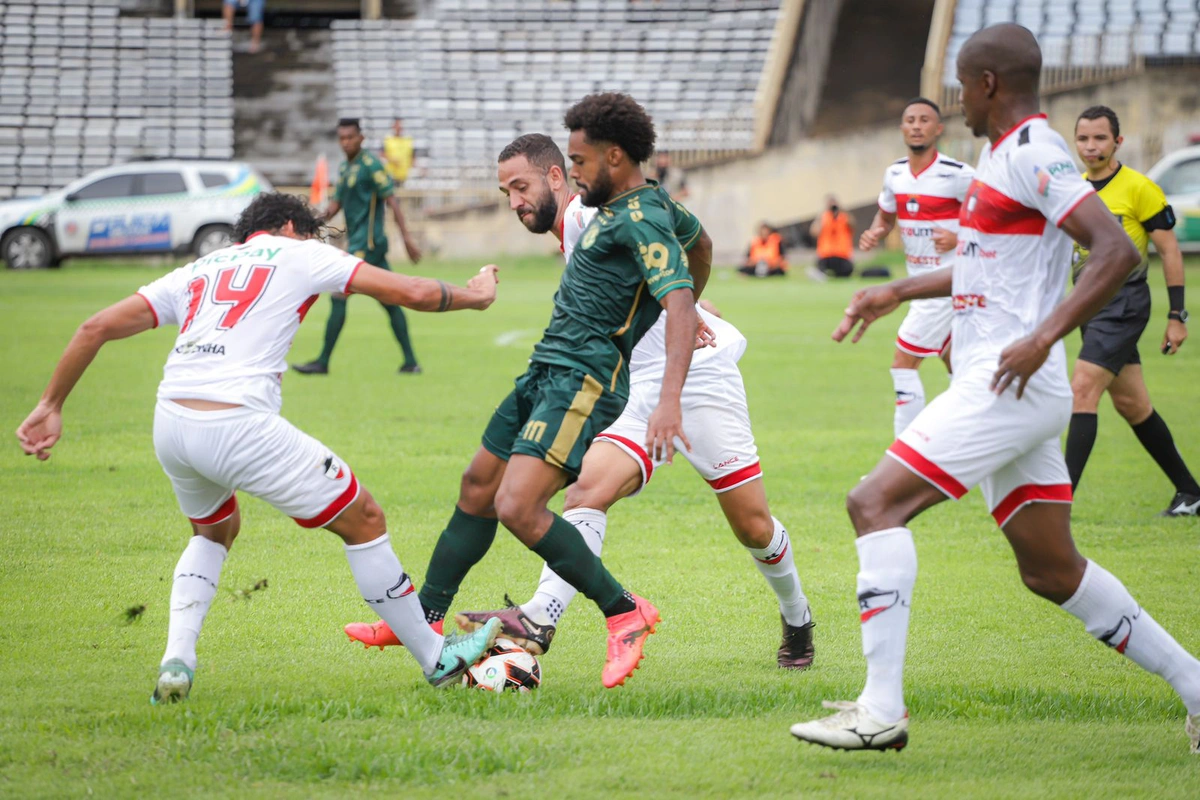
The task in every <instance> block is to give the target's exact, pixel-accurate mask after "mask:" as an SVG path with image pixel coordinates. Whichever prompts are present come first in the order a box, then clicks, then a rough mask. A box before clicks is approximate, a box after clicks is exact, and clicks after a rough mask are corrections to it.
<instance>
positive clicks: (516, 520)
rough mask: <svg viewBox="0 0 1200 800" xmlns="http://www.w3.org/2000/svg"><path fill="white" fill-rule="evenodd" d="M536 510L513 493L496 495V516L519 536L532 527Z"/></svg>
mask: <svg viewBox="0 0 1200 800" xmlns="http://www.w3.org/2000/svg"><path fill="white" fill-rule="evenodd" d="M534 511H535V509H532V508H530V505H529V503H527V502H525V500H524V499H523V498H521V497H520V496H518V495H517V494H516V493H514V492H512V491H506V490H504V489H503V488H501V490H500V491H499V492H497V493H496V516H497V517H498V518H499V519H500V523H501V524H502V525H503V526H504V527H506V528H508V529H509V530H510V531H512V532H513V533H515V534H517V535H518V536H519V535H520V534H521V533H522V532H524V531H526V530H527V529H529V528H530V527H532V522H533V517H534V516H535V515H534Z"/></svg>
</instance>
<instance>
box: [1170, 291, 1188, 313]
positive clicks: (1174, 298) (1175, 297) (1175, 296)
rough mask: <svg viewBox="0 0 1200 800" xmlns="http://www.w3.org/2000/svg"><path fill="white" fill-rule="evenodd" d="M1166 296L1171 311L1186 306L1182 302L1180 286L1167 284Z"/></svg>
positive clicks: (1179, 309)
mask: <svg viewBox="0 0 1200 800" xmlns="http://www.w3.org/2000/svg"><path fill="white" fill-rule="evenodd" d="M1167 298H1168V300H1169V301H1170V304H1171V310H1172V311H1183V309H1185V308H1186V307H1187V306H1185V305H1184V303H1183V287H1182V286H1168V287H1167Z"/></svg>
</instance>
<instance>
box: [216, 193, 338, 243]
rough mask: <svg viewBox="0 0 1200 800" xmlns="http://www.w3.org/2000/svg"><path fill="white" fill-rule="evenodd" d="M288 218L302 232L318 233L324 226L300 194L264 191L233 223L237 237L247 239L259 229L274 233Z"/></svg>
mask: <svg viewBox="0 0 1200 800" xmlns="http://www.w3.org/2000/svg"><path fill="white" fill-rule="evenodd" d="M288 222H291V223H292V226H293V227H294V228H295V229H296V233H297V234H299V235H300V236H317V235H319V234H320V233H321V229H322V228H323V227H324V223H322V222H321V220H319V219H317V217H316V215H315V214H313V210H312V209H311V208H309V207H308V203H306V202H304V200H302V199H301V198H299V197H297V196H296V195H294V194H283V193H282V192H263V193H262V194H260V195H258V196H257V197H255V198H254V200H252V201H251V202H250V205H248V206H246V210H245V211H243V212H242V213H241V215H240V216H238V219H237V222H236V223H235V224H234V226H233V240H234V241H235V242H244V241H246V239H248V238H249V237H250V236H252V235H253V234H254V233H256V232H258V231H267V232H269V233H274V232H275V231H278V230H279V229H280V228H282V227H283V226H284V225H286V224H288Z"/></svg>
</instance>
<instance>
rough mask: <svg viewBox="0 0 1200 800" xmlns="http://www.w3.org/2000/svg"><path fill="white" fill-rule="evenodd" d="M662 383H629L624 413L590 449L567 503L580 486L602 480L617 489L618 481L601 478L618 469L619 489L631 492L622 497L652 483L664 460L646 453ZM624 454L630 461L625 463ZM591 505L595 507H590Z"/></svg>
mask: <svg viewBox="0 0 1200 800" xmlns="http://www.w3.org/2000/svg"><path fill="white" fill-rule="evenodd" d="M660 386H661V384H659V383H658V382H657V381H642V382H639V383H635V384H633V385H632V386H630V389H629V399H628V400H627V401H626V403H625V408H624V409H622V411H621V415H620V416H619V417H617V419H616V421H614V422H613V423H612V424H611V425H609V426H608V427H606V428H605V429H604V430H602V431H600V433H598V434H596V438H595V440H594V441H593V442H592V445H591V447H589V448H588V451H587V454H586V455H585V456H584V458H583V468H582V470H581V472H580V474H579V480H578V481H577V482H576V483H574V484H572V485H571V488H570V490H569V491H568V492H567V502H568V503H571V501H572V497H573V495H575V494H576V490H577V489H580V488H583V487H586V486H592V485H596V484H598V483H600V482H601V481H603V482H604V485H606V486H607V487H609V488H610V489H611V488H615V486H616V482H615V480H610V479H607V478H603V477H601V473H602V472H616V473H619V474H620V476H622V477H621V478H620V488H621V490H622V491H624V490H626V489H628V491H624V493H622V494H621V495H620V497H632V496H633V495H636V494H638V493H640V492H641V491H642V489H643V488H644V487H645V486H646V484H648V483H650V479H651V478H652V477H654V470H655V468H656V467H658V466H659V464H660V463H661V462H655V461H654V459H652V458H651V457H650V454H649V453H648V452H646V429H647V427H648V426H649V423H650V414H651V413H653V411H654V407H655V405H657V403H658V390H659V387H660ZM685 424H686V417H685ZM621 457H624V459H625V460H626V461H628V462H629V463H628V464H626V463H623V462H622V461H621ZM629 477H633V478H634V480H635V485H634V486H633V487H632V488H630V487H629V486H628V485H627V481H626V479H627V478H629ZM589 493H591V492H589ZM614 502H615V498H614ZM573 507H577V506H573ZM591 507H594V506H589V508H591Z"/></svg>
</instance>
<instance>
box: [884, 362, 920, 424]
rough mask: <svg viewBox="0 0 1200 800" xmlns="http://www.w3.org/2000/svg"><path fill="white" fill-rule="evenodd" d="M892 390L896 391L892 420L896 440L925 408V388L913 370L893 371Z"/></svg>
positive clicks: (918, 374) (918, 375)
mask: <svg viewBox="0 0 1200 800" xmlns="http://www.w3.org/2000/svg"><path fill="white" fill-rule="evenodd" d="M891 372H892V388H893V389H895V391H896V415H895V417H894V419H893V427H894V428H895V433H896V438H897V439H899V438H900V434H901V433H903V432H904V429H905V428H907V427H908V426H909V425H910V424H912V421H913V420H914V419H916V418H917V414H920V413H921V409H923V408H925V386H924V385H923V384H922V383H921V373H919V372H917V371H916V370H915V369H893V370H892V371H891Z"/></svg>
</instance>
